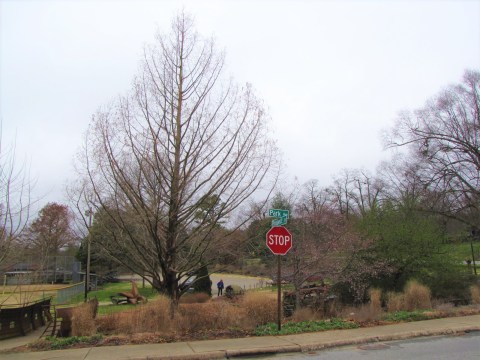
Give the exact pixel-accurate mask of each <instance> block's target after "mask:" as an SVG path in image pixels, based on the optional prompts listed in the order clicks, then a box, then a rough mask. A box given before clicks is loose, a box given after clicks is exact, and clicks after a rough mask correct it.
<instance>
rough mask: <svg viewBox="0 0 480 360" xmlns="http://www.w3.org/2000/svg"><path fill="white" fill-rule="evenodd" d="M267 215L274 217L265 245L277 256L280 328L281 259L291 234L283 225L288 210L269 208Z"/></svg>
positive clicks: (285, 251) (278, 322)
mask: <svg viewBox="0 0 480 360" xmlns="http://www.w3.org/2000/svg"><path fill="white" fill-rule="evenodd" d="M268 215H269V216H271V217H275V218H276V219H274V220H273V221H272V228H271V229H270V230H269V231H268V232H267V236H266V245H267V247H268V248H269V249H270V251H271V252H272V253H273V254H275V255H276V256H277V328H278V331H280V330H282V260H281V258H280V257H281V256H284V255H286V254H287V252H288V251H289V250H290V249H291V248H292V234H290V232H289V231H288V230H287V229H286V228H285V227H283V226H282V225H285V224H286V223H287V220H288V217H289V211H288V210H281V209H270V210H269V211H268Z"/></svg>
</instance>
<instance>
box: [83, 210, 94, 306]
mask: <svg viewBox="0 0 480 360" xmlns="http://www.w3.org/2000/svg"><path fill="white" fill-rule="evenodd" d="M92 215H93V211H92V208H89V209H88V210H86V211H85V216H88V235H87V267H86V271H85V295H84V299H83V300H84V301H85V302H87V295H88V289H89V286H90V243H91V233H90V228H91V227H92Z"/></svg>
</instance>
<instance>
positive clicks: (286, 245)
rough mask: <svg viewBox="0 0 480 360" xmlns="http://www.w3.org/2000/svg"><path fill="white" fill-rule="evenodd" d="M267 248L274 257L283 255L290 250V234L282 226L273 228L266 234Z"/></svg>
mask: <svg viewBox="0 0 480 360" xmlns="http://www.w3.org/2000/svg"><path fill="white" fill-rule="evenodd" d="M267 247H268V248H269V249H270V251H271V252H272V253H274V254H275V255H285V254H286V253H287V252H288V251H289V250H290V249H291V248H292V234H290V232H289V231H288V230H287V229H286V228H285V227H283V226H274V227H272V228H271V229H270V230H268V232H267Z"/></svg>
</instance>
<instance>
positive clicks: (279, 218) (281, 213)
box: [268, 209, 290, 226]
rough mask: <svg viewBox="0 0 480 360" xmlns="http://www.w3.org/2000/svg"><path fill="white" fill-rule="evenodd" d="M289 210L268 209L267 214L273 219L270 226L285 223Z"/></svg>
mask: <svg viewBox="0 0 480 360" xmlns="http://www.w3.org/2000/svg"><path fill="white" fill-rule="evenodd" d="M289 214H290V212H289V211H288V210H283V209H269V210H268V216H269V217H273V218H275V219H273V220H272V226H282V225H286V224H287V220H288V217H289Z"/></svg>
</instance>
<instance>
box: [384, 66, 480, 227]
mask: <svg viewBox="0 0 480 360" xmlns="http://www.w3.org/2000/svg"><path fill="white" fill-rule="evenodd" d="M387 146H390V147H401V146H409V147H410V149H411V160H412V161H413V162H415V163H416V164H417V169H416V177H417V179H419V180H421V181H422V184H423V187H424V188H425V189H428V190H429V191H430V193H431V194H437V196H435V200H436V201H435V202H432V203H431V209H432V210H434V211H436V212H440V213H442V214H443V215H446V216H448V217H452V218H455V219H457V220H460V221H462V222H464V223H466V224H468V225H470V226H472V227H475V228H479V227H480V217H479V215H480V212H479V210H480V72H478V71H469V70H468V71H466V72H465V74H464V77H463V82H462V83H461V84H458V85H451V86H449V87H447V88H446V89H445V90H444V91H442V92H440V93H439V94H438V95H437V96H435V97H434V98H433V99H431V100H430V101H428V102H427V103H426V105H425V106H424V107H423V108H421V109H419V110H416V111H415V112H413V113H409V112H406V113H404V114H402V116H401V117H400V118H399V120H398V122H397V124H396V126H395V127H394V128H393V130H392V131H391V132H390V134H389V136H388V138H387ZM438 195H441V196H438Z"/></svg>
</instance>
